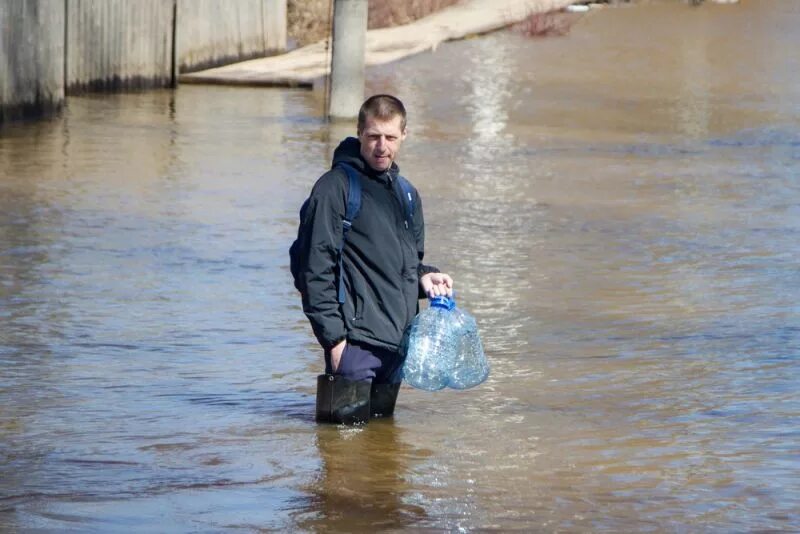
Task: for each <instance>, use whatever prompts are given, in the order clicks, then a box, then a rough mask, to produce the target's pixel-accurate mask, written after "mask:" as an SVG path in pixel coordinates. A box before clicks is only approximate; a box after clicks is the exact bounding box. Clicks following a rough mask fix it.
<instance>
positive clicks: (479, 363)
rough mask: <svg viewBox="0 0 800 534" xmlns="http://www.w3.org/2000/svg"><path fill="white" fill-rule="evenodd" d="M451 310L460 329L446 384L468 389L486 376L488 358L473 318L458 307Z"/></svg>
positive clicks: (487, 373)
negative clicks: (456, 317) (456, 315)
mask: <svg viewBox="0 0 800 534" xmlns="http://www.w3.org/2000/svg"><path fill="white" fill-rule="evenodd" d="M453 312H454V313H456V314H458V315H459V319H458V323H459V324H460V331H459V335H458V346H457V348H456V354H455V358H454V359H453V366H452V368H451V370H450V375H449V378H448V380H447V385H448V386H449V387H451V388H454V389H468V388H471V387H475V386H477V385H478V384H480V383H481V382H483V381H484V380H486V378H488V376H489V360H488V359H486V354H484V352H483V345H482V344H481V338H480V336H479V335H478V324H477V323H476V322H475V319H474V318H473V317H472V316H471V315H470V314H468V313H466V312H465V311H463V310H460V309H458V308H456V309H454V310H453Z"/></svg>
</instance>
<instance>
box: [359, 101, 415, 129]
mask: <svg viewBox="0 0 800 534" xmlns="http://www.w3.org/2000/svg"><path fill="white" fill-rule="evenodd" d="M398 115H400V117H401V120H400V129H401V130H403V131H405V129H406V108H405V106H403V103H402V102H400V99H399V98H397V97H395V96H392V95H373V96H371V97H369V98H368V99H366V100H365V101H364V103H363V104H361V109H360V110H358V127H357V130H358V133H359V134H360V133H361V132H362V131H364V127H365V126H366V125H367V117H372V118H374V119H378V120H381V121H390V120H392V119H393V118H395V117H397V116H398Z"/></svg>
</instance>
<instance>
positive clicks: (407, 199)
mask: <svg viewBox="0 0 800 534" xmlns="http://www.w3.org/2000/svg"><path fill="white" fill-rule="evenodd" d="M397 184H398V185H399V186H400V191H401V193H402V196H403V198H401V199H400V204H402V205H403V206H405V207H406V221H405V223H406V228H410V227H411V222H412V220H413V219H414V187H413V186H412V185H411V182H409V181H408V180H406V179H405V178H403V177H402V176H400V175H399V174H398V175H397Z"/></svg>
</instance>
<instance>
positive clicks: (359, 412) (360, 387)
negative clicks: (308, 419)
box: [317, 375, 372, 425]
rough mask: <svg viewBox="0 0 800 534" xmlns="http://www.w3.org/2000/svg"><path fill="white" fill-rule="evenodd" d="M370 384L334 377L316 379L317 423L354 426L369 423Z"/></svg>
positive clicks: (320, 376) (321, 376)
mask: <svg viewBox="0 0 800 534" xmlns="http://www.w3.org/2000/svg"><path fill="white" fill-rule="evenodd" d="M371 386H372V384H371V383H370V382H369V381H368V380H364V381H358V382H353V381H351V380H347V379H345V378H342V377H341V376H336V375H319V376H318V377H317V422H319V423H342V424H345V425H355V424H359V423H366V422H368V421H369V400H370V388H371Z"/></svg>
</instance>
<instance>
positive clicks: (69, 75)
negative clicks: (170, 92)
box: [0, 0, 286, 122]
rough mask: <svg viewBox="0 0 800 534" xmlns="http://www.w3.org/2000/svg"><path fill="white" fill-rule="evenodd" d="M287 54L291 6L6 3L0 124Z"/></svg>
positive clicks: (170, 1)
mask: <svg viewBox="0 0 800 534" xmlns="http://www.w3.org/2000/svg"><path fill="white" fill-rule="evenodd" d="M285 49H286V0H237V1H230V0H229V1H225V0H0V122H4V121H7V120H12V119H15V118H19V117H24V116H28V115H40V114H47V113H49V112H51V111H53V110H56V109H58V108H59V107H60V106H61V105H62V103H63V101H64V97H65V95H67V96H68V95H70V94H76V93H79V92H82V91H87V90H91V91H117V90H123V89H135V88H145V87H168V86H173V85H174V84H175V83H176V81H177V76H178V74H179V72H181V71H183V72H187V71H191V70H198V69H201V68H208V67H212V66H217V65H222V64H225V63H230V62H235V61H240V60H243V59H250V58H253V57H261V56H266V55H270V54H274V53H279V52H282V51H284V50H285Z"/></svg>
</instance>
